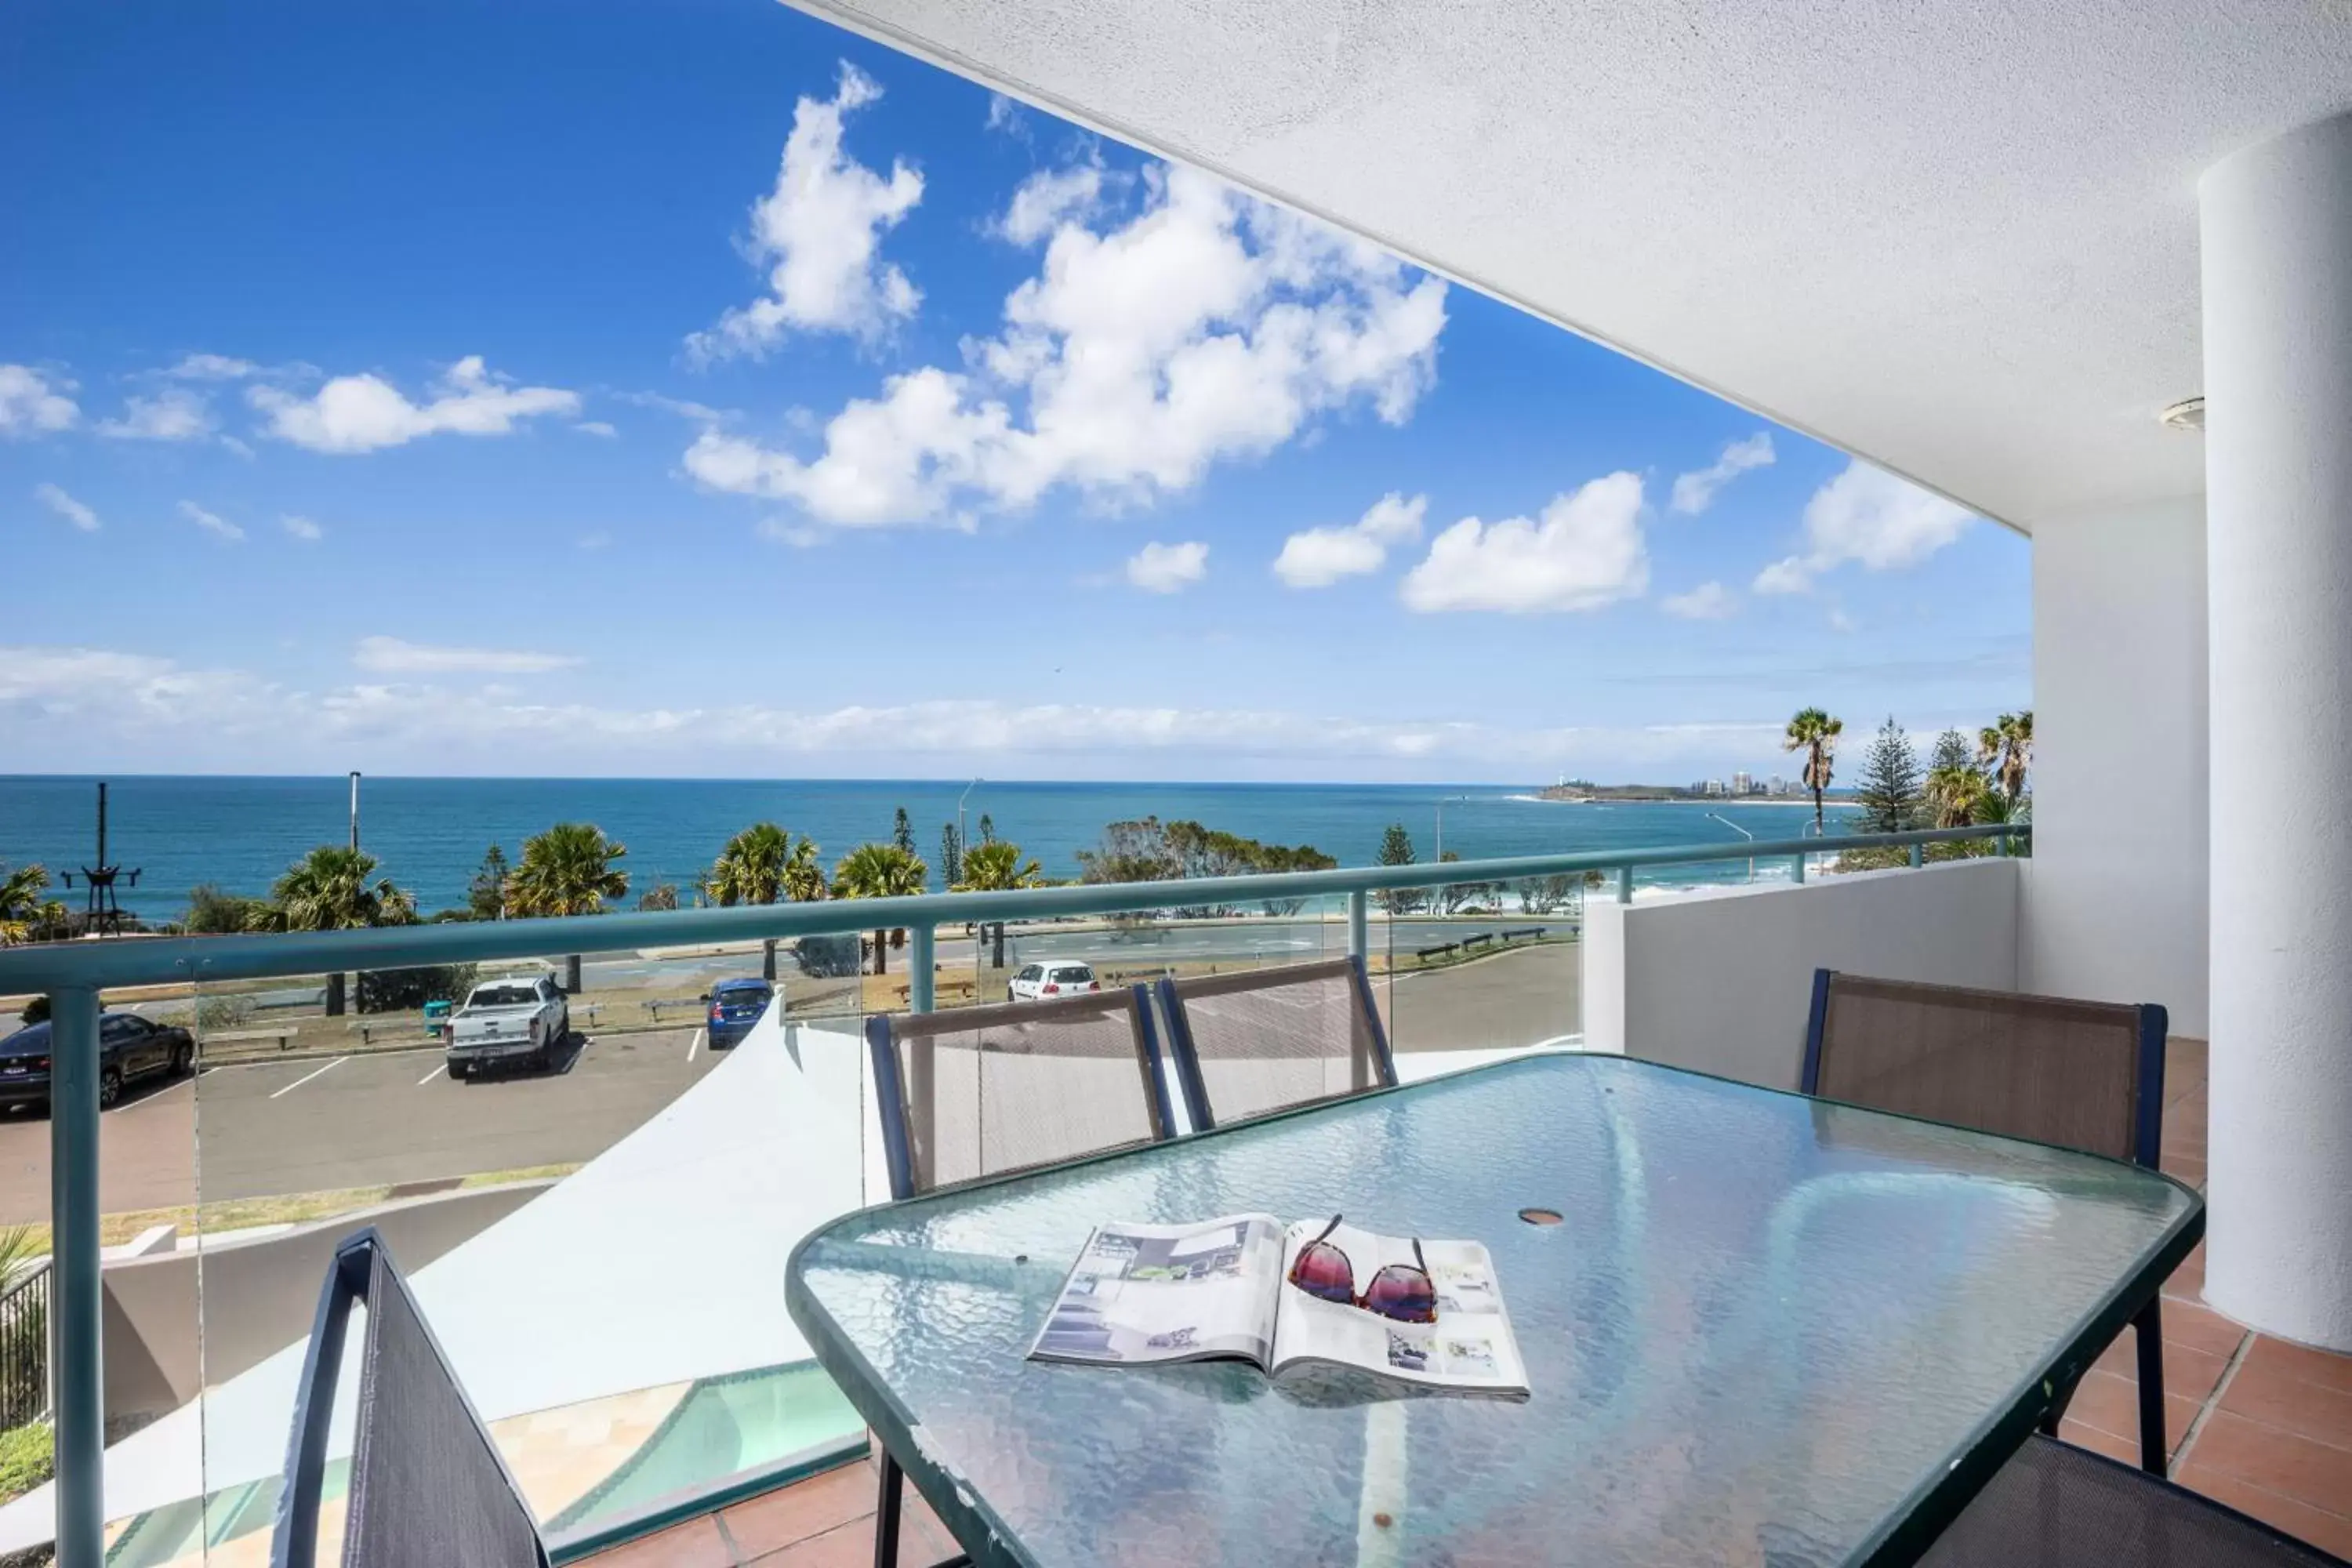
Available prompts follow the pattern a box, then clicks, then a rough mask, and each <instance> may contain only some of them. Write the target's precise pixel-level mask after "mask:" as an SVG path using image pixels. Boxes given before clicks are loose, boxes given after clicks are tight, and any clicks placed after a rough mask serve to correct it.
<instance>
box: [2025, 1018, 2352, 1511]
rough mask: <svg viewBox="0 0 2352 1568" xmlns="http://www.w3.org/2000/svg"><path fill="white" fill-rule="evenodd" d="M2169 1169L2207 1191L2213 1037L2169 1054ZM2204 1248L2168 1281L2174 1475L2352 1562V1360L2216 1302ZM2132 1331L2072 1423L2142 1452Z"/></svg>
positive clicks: (2088, 1384) (2108, 1449)
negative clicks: (2208, 1068)
mask: <svg viewBox="0 0 2352 1568" xmlns="http://www.w3.org/2000/svg"><path fill="white" fill-rule="evenodd" d="M2164 1089H2165V1106H2164V1149H2163V1157H2162V1161H2161V1163H2162V1164H2163V1167H2164V1169H2165V1170H2167V1171H2168V1172H2169V1173H2172V1174H2173V1175H2175V1176H2178V1177H2179V1178H2180V1179H2181V1180H2182V1181H2184V1182H2187V1183H2189V1184H2190V1185H2191V1186H2194V1187H2198V1188H2200V1189H2201V1188H2202V1187H2203V1186H2204V1185H2205V1042H2204V1041H2202V1040H2179V1039H2176V1040H2174V1041H2173V1042H2172V1043H2171V1047H2170V1049H2169V1050H2168V1052H2167V1053H2166V1058H2165V1069H2164ZM2204 1289H2205V1249H2204V1248H2203V1247H2199V1248H2198V1249H2197V1250H2196V1251H2195V1252H2192V1253H2190V1254H2189V1260H2188V1261H2187V1262H2186V1263H2183V1264H2182V1265H2181V1266H2180V1269H2179V1272H2178V1273H2176V1274H2174V1275H2173V1277H2172V1278H2171V1279H2169V1280H2168V1281H2167V1282H2166V1284H2165V1287H2164V1407H2165V1422H2164V1428H2165V1440H2166V1442H2167V1443H2168V1445H2169V1446H2170V1462H2171V1467H2172V1479H2174V1480H2176V1481H2179V1483H2180V1484H2181V1485H2182V1486H2185V1487H2189V1488H2191V1489H2194V1490H2197V1491H2200V1492H2203V1493H2204V1494H2205V1495H2206V1496H2207V1497H2210V1498H2212V1499H2213V1500H2216V1501H2217V1502H2224V1503H2227V1504H2229V1505H2230V1506H2231V1508H2234V1509H2238V1510H2241V1511H2242V1512H2245V1513H2250V1514H2252V1515H2253V1516H2254V1517H2255V1518H2256V1519H2260V1520H2263V1521H2268V1522H2269V1523H2271V1524H2273V1525H2275V1526H2276V1527H2277V1528H2279V1529H2281V1530H2284V1531H2286V1532H2287V1533H2288V1534H2290V1535H2297V1536H2301V1537H2302V1538H2303V1539H2304V1540H2305V1541H2308V1542H2311V1543H2312V1544H2313V1545H2315V1546H2318V1547H2322V1548H2325V1549H2326V1550H2327V1551H2329V1552H2335V1553H2336V1555H2337V1556H2339V1557H2352V1356H2343V1355H2330V1354H2328V1353H2327V1352H2325V1351H2315V1350H2306V1349H2305V1348H2304V1347H2303V1346H2301V1345H2296V1344H2290V1343H2288V1342H2286V1341H2284V1340H2274V1339H2271V1338H2269V1337H2267V1336H2265V1335H2263V1334H2256V1333H2250V1332H2248V1331H2246V1330H2244V1329H2242V1328H2240V1327H2239V1326H2238V1325H2237V1324H2236V1323H2233V1322H2231V1321H2230V1320H2229V1319H2227V1318H2225V1317H2223V1316H2221V1314H2220V1313H2219V1312H2216V1311H2214V1310H2212V1309H2211V1308H2210V1307H2208V1306H2206V1305H2205V1301H2204ZM2132 1368H2133V1350H2132V1342H2131V1335H2130V1334H2128V1333H2126V1335H2125V1336H2124V1337H2123V1338H2122V1339H2121V1340H2118V1341H2117V1342H2116V1344H2115V1345H2114V1346H2113V1347H2112V1348H2110V1349H2109V1350H2108V1352H2107V1353H2106V1354H2105V1355H2104V1356H2101V1357H2100V1358H2099V1367H2098V1369H2097V1370H2095V1371H2094V1372H2092V1373H2090V1375H2089V1376H2088V1377H2086V1378H2084V1382H2083V1386H2082V1387H2081V1388H2080V1389H2078V1390H2077V1391H2076V1392H2075V1395H2074V1405H2072V1406H2071V1407H2070V1408H2069V1409H2068V1411H2067V1413H2066V1420H2065V1422H2064V1423H2063V1425H2062V1426H2061V1427H2060V1428H2059V1432H2060V1435H2061V1436H2064V1437H2066V1438H2067V1439H2068V1440H2069V1441H2072V1442H2076V1443H2080V1444H2082V1445H2083V1446H2084V1447H2086V1448H2095V1449H2097V1450H2098V1451H2099V1452H2100V1453H2103V1454H2109V1455H2112V1456H2114V1457H2115V1458H2119V1459H2126V1460H2129V1461H2131V1462H2133V1463H2137V1462H2138V1459H2139V1436H2138V1433H2139V1384H2138V1380H2137V1377H2135V1376H2134V1374H2133V1370H2132Z"/></svg>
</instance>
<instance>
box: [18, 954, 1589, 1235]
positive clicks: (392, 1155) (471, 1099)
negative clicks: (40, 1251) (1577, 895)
mask: <svg viewBox="0 0 2352 1568" xmlns="http://www.w3.org/2000/svg"><path fill="white" fill-rule="evenodd" d="M1457 935H1458V931H1457ZM1449 940H1451V939H1449ZM1578 978H1579V970H1578V950H1577V949H1576V948H1575V947H1574V946H1572V945H1567V944H1559V943H1553V944H1548V945H1545V946H1541V947H1526V948H1520V949H1517V950H1515V951H1512V952H1503V953H1498V954H1496V955H1495V956H1493V957H1491V958H1486V959H1481V960H1479V961H1478V962H1476V963H1467V964H1463V965H1460V966H1458V967H1454V968H1449V969H1441V970H1435V971H1432V972H1429V973H1416V974H1407V975H1403V976H1401V977H1400V978H1399V979H1398V980H1397V981H1396V983H1395V984H1394V985H1393V986H1391V985H1389V984H1384V983H1376V984H1375V986H1374V989H1375V991H1376V993H1377V994H1379V996H1380V997H1381V1003H1382V1007H1383V1010H1384V1011H1385V1012H1386V1013H1387V1014H1388V1016H1389V1028H1390V1034H1391V1038H1392V1039H1393V1040H1394V1041H1395V1044H1396V1048H1397V1049H1398V1050H1399V1051H1400V1052H1420V1051H1443V1050H1454V1049H1466V1048H1477V1047H1497V1046H1525V1045H1533V1044H1536V1043H1538V1042H1540V1041H1544V1040H1549V1039H1555V1038H1557V1037H1559V1036H1562V1035H1565V1034H1569V1033H1570V1032H1572V1031H1574V1030H1575V1029H1576V1028H1577V1027H1578V1026H1579V1023H1578V1020H1579V1018H1580V1010H1579V1005H1578V984H1577V983H1578ZM812 1022H814V1023H816V1024H818V1025H819V1026H834V1027H842V1026H852V1025H851V1021H850V1020H849V1019H847V1018H837V1019H823V1020H812ZM724 1055H725V1053H723V1052H713V1051H712V1050H711V1049H710V1048H709V1046H708V1045H707V1044H706V1043H704V1040H703V1038H702V1036H701V1032H700V1031H699V1030H698V1029H690V1028H675V1029H659V1030H648V1031H644V1032H638V1033H612V1034H606V1035H602V1036H590V1037H584V1038H582V1039H579V1040H578V1041H577V1043H576V1045H575V1048H574V1050H573V1052H572V1056H571V1057H570V1058H568V1059H567V1060H565V1061H564V1062H563V1063H562V1064H561V1065H560V1066H559V1068H557V1069H555V1070H553V1071H551V1072H547V1073H530V1072H517V1073H514V1074H511V1075H503V1076H499V1077H496V1078H490V1079H477V1080H475V1081H473V1082H469V1083H456V1082H452V1081H451V1080H450V1078H449V1075H448V1074H447V1073H446V1071H444V1070H442V1066H441V1053H440V1051H439V1050H438V1049H437V1048H432V1047H426V1048H422V1049H417V1050H401V1051H380V1052H375V1053H372V1054H368V1055H353V1056H350V1057H344V1058H334V1057H311V1058H307V1059H304V1060H299V1061H290V1062H260V1063H254V1064H250V1065H244V1066H235V1067H218V1068H207V1069H206V1070H205V1074H204V1076H203V1077H202V1078H200V1079H195V1080H194V1081H193V1082H191V1081H188V1080H181V1081H179V1082H175V1083H171V1084H167V1085H162V1086H157V1087H151V1088H144V1089H133V1090H132V1091H131V1093H130V1094H129V1095H128V1096H126V1098H125V1101H124V1103H123V1104H121V1106H118V1107H117V1108H116V1109H115V1110H110V1111H109V1112H107V1114H106V1115H105V1117H104V1118H103V1119H102V1120H101V1121H100V1148H99V1156H100V1178H99V1179H100V1205H101V1207H102V1208H103V1210H104V1211H105V1212H106V1213H108V1214H121V1213H124V1212H127V1211H131V1210H141V1209H156V1208H171V1207H176V1206H179V1205H187V1204H193V1203H194V1202H195V1200H196V1190H197V1185H196V1178H197V1164H196V1151H197V1141H198V1131H199V1129H200V1128H201V1133H202V1143H203V1183H204V1194H205V1198H206V1199H207V1200H208V1201H213V1202H218V1201H221V1200H225V1199H231V1198H253V1197H271V1196H278V1195H282V1194H296V1193H310V1192H325V1191H332V1190H336V1189H340V1188H346V1187H367V1186H378V1185H393V1184H401V1183H409V1182H427V1181H437V1180H445V1179H446V1178H449V1177H453V1176H465V1175H472V1174H475V1173H480V1172H485V1171H510V1170H518V1169H521V1168H524V1167H528V1166H533V1165H553V1164H572V1163H583V1162H585V1161H588V1160H592V1159H593V1158H594V1157H595V1156H596V1155H598V1154H600V1153H602V1152H604V1150H606V1149H608V1148H610V1147H611V1146H612V1145H613V1144H614V1142H618V1141H619V1140H620V1139H621V1138H622V1137H624V1136H625V1135H626V1134H627V1133H629V1132H630V1131H633V1130H635V1128H636V1127H638V1126H640V1125H641V1124H643V1123H644V1122H645V1121H646V1120H647V1119H648V1118H650V1117H651V1116H652V1115H653V1114H654V1113H655V1112H656V1111H657V1110H661V1109H662V1107H664V1106H666V1105H667V1104H669V1103H670V1102H671V1101H672V1100H676V1099H677V1097H678V1096H679V1095H680V1094H682V1093H684V1092H685V1091H686V1090H687V1089H688V1088H689V1087H690V1086H692V1085H693V1084H694V1083H695V1082H697V1081H698V1080H699V1079H701V1077H702V1076H703V1075H704V1074H705V1073H708V1072H709V1071H710V1070H711V1069H712V1068H714V1067H715V1066H717V1065H718V1063H719V1061H720V1060H721V1059H723V1058H724ZM48 1212H49V1124H48V1121H47V1119H46V1118H44V1117H40V1116H36V1115H33V1114H30V1113H27V1112H25V1111H21V1110H19V1111H15V1112H11V1113H9V1114H7V1115H5V1116H0V1224H14V1223H18V1222H23V1221H28V1220H29V1221H43V1220H47V1218H48Z"/></svg>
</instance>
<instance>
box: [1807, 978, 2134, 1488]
mask: <svg viewBox="0 0 2352 1568" xmlns="http://www.w3.org/2000/svg"><path fill="white" fill-rule="evenodd" d="M2167 1029H2168V1019H2167V1016H2166V1014H2165V1011H2164V1009H2163V1008H2162V1007H2159V1006H2158V1005H2155V1004H2154V1003H2146V1004H2142V1005H2138V1006H2127V1005H2120V1004H2116V1003H2107V1002H2076V1001H2070V1000H2067V999H2065V998H2063V997H2056V996H2021V995H2018V994H2014V993H2011V992H2007V991H1970V990H1965V989H1962V988H1961V987H1958V986H1953V985H1921V984H1914V983H1912V982H1909V981H1899V980H1871V979H1866V978H1864V977H1863V976H1861V975H1855V974H1839V973H1833V972H1832V971H1830V970H1827V969H1822V970H1816V971H1814V973H1813V1005H1812V1015H1811V1019H1810V1021H1809V1023H1808V1024H1807V1026H1806V1030H1805V1066H1804V1072H1803V1076H1802V1079H1801V1083H1800V1087H1801V1088H1802V1089H1803V1090H1804V1092H1805V1093H1807V1094H1810V1095H1818V1096H1820V1097H1821V1098H1822V1099H1825V1100H1843V1101H1845V1102H1846V1103H1848V1104H1851V1105H1862V1106H1867V1107H1869V1108H1871V1109H1872V1110H1890V1111H1894V1112H1895V1113H1896V1114H1898V1115H1903V1116H1917V1117H1924V1118H1926V1119H1927V1120H1928V1121H1944V1122H1949V1123H1951V1124H1953V1125H1955V1126H1959V1127H1970V1128H1975V1129H1977V1130H1979V1131H1985V1132H1996V1133H2000V1134H2001V1135H2003V1136H2006V1137H2011V1138H2023V1139H2030V1140H2032V1142H2037V1143H2054V1144H2057V1145H2059V1146H2061V1147H2063V1148H2068V1149H2080V1150H2084V1151H2085V1152H2089V1153H2093V1154H2104V1155H2105V1156H2107V1157H2108V1158H2109V1159H2113V1160H2128V1161H2130V1162H2132V1163H2135V1164H2138V1165H2144V1166H2146V1167H2147V1169H2149V1170H2151V1171H2152V1170H2155V1169H2156V1168H2157V1150H2158V1144H2159V1142H2161V1140H2162V1137H2163V1125H2164V1038H2165V1035H2166V1032H2167ZM2132 1327H2133V1330H2134V1331H2135V1333H2136V1334H2137V1340H2138V1343H2137V1350H2138V1363H2137V1364H2138V1373H2139V1441H2140V1466H2141V1468H2143V1469H2146V1470H2147V1471H2149V1472H2150V1473H2152V1474H2155V1475H2158V1476H2161V1475H2162V1474H2164V1468H2165V1467H2164V1455H2165V1442H2164V1340H2163V1329H2162V1323H2161V1321H2160V1316H2159V1313H2158V1304H2157V1302H2155V1301H2154V1300H2151V1301H2149V1302H2148V1304H2147V1307H2145V1308H2144V1309H2142V1310H2141V1311H2140V1313H2139V1315H2138V1316H2137V1317H2136V1318H2134V1319H2133V1320H2132ZM2072 1392H2073V1391H2072V1390H2071V1389H2070V1390H2068V1391H2067V1394H2072ZM2066 1397H2067V1395H2062V1396H2061V1397H2060V1399H2059V1402H2058V1404H2057V1405H2056V1406H2055V1407H2053V1409H2052V1411H2051V1413H2050V1415H2048V1417H2047V1418H2046V1419H2045V1421H2044V1423H2043V1426H2042V1429H2043V1430H2044V1431H2045V1432H2048V1433H2051V1434H2053V1435H2054V1434H2055V1433H2056V1431H2057V1429H2058V1418H2059V1416H2060V1415H2061V1414H2063V1411H2064V1408H2065V1403H2066Z"/></svg>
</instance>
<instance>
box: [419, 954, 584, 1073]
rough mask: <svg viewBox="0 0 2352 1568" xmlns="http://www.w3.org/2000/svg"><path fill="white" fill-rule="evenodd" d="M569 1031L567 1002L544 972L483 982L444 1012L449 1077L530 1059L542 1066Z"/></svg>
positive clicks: (570, 1010)
mask: <svg viewBox="0 0 2352 1568" xmlns="http://www.w3.org/2000/svg"><path fill="white" fill-rule="evenodd" d="M571 1032H572V1005H571V1004H570V1003H568V1002H566V1001H565V1000H564V999H563V993H562V991H560V990H558V989H557V988H556V984H555V982H554V981H552V980H551V979H549V978H548V977H547V976H546V975H544V974H538V975H532V974H522V975H516V976H512V977H510V978H509V979H505V980H485V981H484V982H482V984H479V985H477V986H475V987H474V989H473V993H472V994H470V995H468V996H467V998H466V1005H464V1006H462V1007H460V1008H458V1009H457V1011H456V1012H455V1013H452V1014H451V1015H450V1016H449V1046H448V1057H447V1059H448V1063H449V1076H450V1077H451V1078H454V1079H468V1078H471V1077H473V1076H474V1074H475V1073H476V1072H478V1071H479V1070H480V1069H481V1068H485V1067H493V1066H503V1065H506V1064H509V1063H512V1062H529V1063H530V1065H531V1066H533V1067H541V1068H543V1067H546V1066H547V1065H548V1064H549V1063H550V1062H551V1061H552V1060H553V1059H554V1057H555V1053H556V1052H557V1051H558V1050H560V1049H561V1048H562V1045H563V1040H564V1037H566V1036H567V1035H569V1034H570V1033H571Z"/></svg>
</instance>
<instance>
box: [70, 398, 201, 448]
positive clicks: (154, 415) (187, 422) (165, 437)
mask: <svg viewBox="0 0 2352 1568" xmlns="http://www.w3.org/2000/svg"><path fill="white" fill-rule="evenodd" d="M212 429H213V416H212V405H211V404H210V403H209V402H208V401H207V400H206V399H205V395H203V394H202V393H197V392H190V391H189V390H188V389H187V388H185V387H184V386H171V387H165V388H164V389H163V391H161V392H159V393H157V394H155V395H153V396H152V397H132V398H131V399H130V400H129V401H128V402H126V403H125V404H124V405H123V407H122V416H121V418H119V419H108V420H104V421H102V422H101V423H100V425H99V426H98V433H99V434H100V435H101V436H112V437H117V438H119V439H122V440H130V441H198V440H202V439H203V438H204V437H206V436H209V435H211V434H212Z"/></svg>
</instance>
